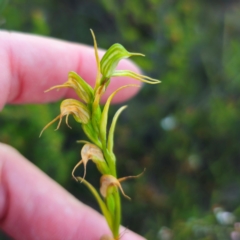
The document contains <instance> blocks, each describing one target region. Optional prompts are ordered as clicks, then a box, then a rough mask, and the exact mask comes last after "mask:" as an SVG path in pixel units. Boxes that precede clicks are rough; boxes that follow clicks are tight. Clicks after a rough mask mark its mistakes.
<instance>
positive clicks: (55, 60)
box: [0, 31, 139, 110]
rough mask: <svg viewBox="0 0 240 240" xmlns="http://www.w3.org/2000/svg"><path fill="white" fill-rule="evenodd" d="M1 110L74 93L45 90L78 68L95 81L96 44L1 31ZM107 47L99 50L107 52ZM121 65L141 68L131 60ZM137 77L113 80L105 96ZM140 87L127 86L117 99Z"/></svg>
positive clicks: (90, 79) (119, 99)
mask: <svg viewBox="0 0 240 240" xmlns="http://www.w3.org/2000/svg"><path fill="white" fill-rule="evenodd" d="M0 46H1V47H0V63H1V64H0V110H1V109H2V108H3V106H4V105H5V104H6V103H18V104H19V103H45V102H50V101H56V100H58V99H60V98H62V97H70V96H71V97H72V96H74V93H73V91H71V90H70V89H66V90H65V89H62V90H61V91H58V92H56V91H53V92H51V93H48V94H44V90H46V89H48V88H49V87H51V86H54V85H59V84H61V83H63V82H65V81H66V80H67V76H68V72H69V71H75V72H77V73H78V74H79V75H80V76H81V77H82V78H83V79H85V80H86V81H87V82H88V83H89V84H90V85H92V86H93V85H94V82H95V77H96V72H97V66H96V60H95V55H94V50H93V48H92V47H89V46H87V45H82V44H77V43H70V42H66V41H61V40H56V39H52V38H46V37H40V36H35V35H30V34H21V33H16V32H7V31H0ZM103 53H104V52H103V51H102V50H101V51H99V54H100V55H103ZM119 67H120V68H121V69H129V70H132V71H135V72H139V69H138V68H137V67H136V66H135V65H134V64H133V63H132V62H130V61H127V60H124V61H122V62H120V64H119ZM133 82H134V83H135V80H133V79H130V78H126V77H119V78H117V79H116V80H114V79H113V80H112V81H111V84H110V85H109V88H108V89H107V91H106V94H105V95H104V96H103V100H104V99H106V98H107V96H108V95H109V94H110V93H111V92H112V91H114V90H115V89H117V88H118V87H120V86H123V85H125V84H131V83H133ZM137 91H138V90H137V89H135V88H129V89H125V90H123V91H122V92H121V95H120V94H119V95H118V96H116V98H115V99H114V101H113V102H120V101H124V100H126V99H128V98H130V97H131V96H133V95H134V94H135V93H136V92H137Z"/></svg>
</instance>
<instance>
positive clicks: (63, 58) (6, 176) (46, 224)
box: [0, 31, 143, 240]
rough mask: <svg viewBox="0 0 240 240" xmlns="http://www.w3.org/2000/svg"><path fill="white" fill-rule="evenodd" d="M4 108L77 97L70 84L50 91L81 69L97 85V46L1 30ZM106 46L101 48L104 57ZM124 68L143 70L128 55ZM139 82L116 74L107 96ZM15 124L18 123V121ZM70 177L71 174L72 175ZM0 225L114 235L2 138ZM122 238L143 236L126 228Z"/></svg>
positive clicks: (41, 232) (87, 237)
mask: <svg viewBox="0 0 240 240" xmlns="http://www.w3.org/2000/svg"><path fill="white" fill-rule="evenodd" d="M0 46H1V47H0V63H1V64H0V110H2V109H3V107H4V106H5V105H6V104H25V103H47V102H52V101H56V100H58V99H61V98H66V97H74V96H75V95H74V92H73V91H71V90H70V89H69V90H68V89H61V90H60V91H52V92H51V93H44V90H46V89H48V88H49V87H51V86H53V85H57V84H62V83H63V82H65V81H66V80H67V74H68V72H69V71H75V72H77V73H78V74H79V75H80V76H82V77H83V78H84V79H85V80H87V81H88V82H89V83H90V84H91V85H92V86H93V85H94V82H95V74H96V69H97V68H96V61H95V56H94V51H93V48H92V47H89V46H86V45H81V44H76V43H69V42H64V41H60V40H55V39H50V38H44V37H39V36H34V35H27V34H20V33H14V32H5V31H0ZM102 54H103V51H100V56H101V55H102ZM119 69H130V70H132V71H136V72H139V69H138V68H137V67H136V66H135V65H134V64H133V63H131V62H130V61H127V60H124V61H122V62H121V63H120V64H119ZM132 83H134V84H136V83H138V82H137V81H135V80H132V79H129V78H117V79H113V81H112V82H111V84H110V86H109V88H108V90H107V92H106V94H105V95H104V97H103V101H105V100H106V98H107V96H109V94H110V93H111V92H112V91H113V90H115V89H117V88H118V87H120V86H122V85H125V84H132ZM137 91H138V89H137V88H129V89H125V90H123V91H122V92H121V94H118V95H116V97H115V98H114V102H115V103H117V102H122V101H124V100H127V99H129V98H131V97H132V96H133V95H135V94H136V92H137ZM13 124H14V122H13ZM69 176H70V175H69ZM0 228H1V229H2V230H3V231H4V232H5V233H6V234H8V235H9V236H11V237H12V238H13V239H25V240H28V239H45V240H47V239H51V240H54V239H84V240H99V239H100V237H101V236H102V235H104V234H110V232H109V229H108V226H107V224H106V222H105V219H104V218H103V217H102V215H100V214H99V213H98V212H96V211H95V210H93V209H91V208H90V207H88V206H86V205H84V204H83V203H81V202H79V201H78V200H77V199H76V198H75V197H73V196H72V195H70V194H69V193H68V192H67V191H66V190H64V189H63V188H62V187H61V186H59V185H58V184H57V183H56V182H54V181H53V180H52V179H51V178H49V177H48V176H47V175H46V174H45V173H43V172H42V171H40V170H39V169H38V168H37V167H36V166H34V165H33V164H32V163H31V162H29V161H28V160H27V159H26V158H24V157H23V156H22V155H21V154H20V153H19V152H18V151H17V150H15V149H13V148H12V147H11V146H8V145H6V144H3V143H0ZM121 232H123V234H122V236H121V239H122V240H128V239H129V240H130V239H131V240H142V239H143V238H142V237H141V236H139V235H137V234H135V233H133V232H131V231H130V230H124V229H122V230H121Z"/></svg>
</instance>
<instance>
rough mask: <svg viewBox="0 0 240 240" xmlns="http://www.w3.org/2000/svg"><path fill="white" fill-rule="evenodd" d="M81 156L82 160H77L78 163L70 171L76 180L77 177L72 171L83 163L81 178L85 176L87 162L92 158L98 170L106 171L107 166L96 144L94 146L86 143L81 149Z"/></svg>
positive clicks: (103, 172)
mask: <svg viewBox="0 0 240 240" xmlns="http://www.w3.org/2000/svg"><path fill="white" fill-rule="evenodd" d="M81 157H82V160H80V161H79V163H78V164H77V165H76V166H75V167H74V169H73V171H72V176H73V178H75V179H76V180H77V178H76V177H75V176H74V172H75V170H76V169H77V167H79V166H80V165H81V164H83V166H84V175H83V179H84V178H85V176H86V167H87V162H88V161H89V160H92V161H93V162H94V163H95V164H96V166H97V168H98V170H99V171H100V172H101V173H102V174H105V173H107V172H108V166H107V164H106V162H105V159H104V156H103V153H102V150H101V149H100V148H98V147H97V146H95V145H94V144H91V143H86V144H85V145H84V146H83V148H82V150H81Z"/></svg>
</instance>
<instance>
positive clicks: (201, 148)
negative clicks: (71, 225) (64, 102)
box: [0, 0, 240, 239]
mask: <svg viewBox="0 0 240 240" xmlns="http://www.w3.org/2000/svg"><path fill="white" fill-rule="evenodd" d="M35 9H38V10H40V11H41V12H42V13H43V15H42V16H44V19H43V20H42V21H45V24H46V26H47V27H48V31H46V30H41V29H42V28H41V27H38V28H37V27H36V24H34V20H33V17H32V12H33V11H34V10H35ZM239 11H240V8H239V5H238V3H237V2H234V1H229V2H227V1H225V2H224V1H220V2H219V1H196V0H194V1H191V0H179V1H167V0H148V1H139V0H131V1H126V0H123V1H107V0H101V1H89V2H88V3H86V2H80V1H61V2H59V1H56V0H53V1H51V2H49V1H37V0H33V1H31V2H29V1H26V0H21V1H16V0H15V1H11V2H9V4H8V5H7V6H6V8H5V9H4V10H3V12H2V17H3V18H4V19H6V23H5V25H1V26H2V28H5V29H9V30H18V31H27V32H35V33H36V32H37V33H38V34H46V32H47V33H49V34H50V35H51V36H53V37H58V38H63V39H66V40H72V41H75V42H83V43H87V44H91V45H92V39H91V37H90V36H89V28H92V29H94V31H95V33H96V35H97V36H98V45H99V46H100V47H102V48H108V47H109V46H110V45H111V44H113V43H114V42H121V43H122V44H123V45H124V46H125V47H126V49H129V50H130V51H131V50H134V51H140V52H144V53H145V54H146V56H147V58H136V59H134V60H135V61H136V62H137V63H138V64H139V65H140V66H141V67H142V68H143V70H144V71H148V75H151V76H153V77H155V78H159V79H161V80H162V84H161V86H159V87H152V86H151V87H148V86H144V88H143V90H142V91H141V93H140V94H139V95H138V96H137V97H136V98H135V99H133V100H131V104H129V107H128V113H125V112H123V113H122V114H123V116H122V118H120V119H119V125H118V127H117V128H116V135H117V136H118V138H116V139H115V144H114V149H115V153H116V155H117V156H118V159H119V161H118V162H119V167H120V169H119V175H125V173H126V172H125V169H128V170H127V171H128V172H127V174H129V175H132V174H136V173H138V172H140V171H141V169H142V168H143V167H146V168H147V171H146V173H145V174H144V176H143V177H142V178H141V179H139V180H138V182H134V181H133V182H128V183H125V185H124V189H126V193H129V192H131V196H134V197H133V199H132V202H134V204H132V203H128V202H125V203H124V208H125V209H126V212H125V213H123V224H124V225H127V226H129V228H131V229H133V230H135V231H137V232H139V233H141V234H143V235H145V236H146V237H147V238H148V239H157V237H158V235H157V233H158V231H159V230H160V229H161V227H162V226H167V227H168V228H170V229H171V231H173V232H174V239H227V238H224V237H225V235H217V236H216V235H214V234H213V235H211V234H207V233H206V234H205V235H200V236H199V235H197V236H193V234H194V231H193V229H194V227H193V226H196V225H201V226H206V225H211V226H216V225H217V226H218V228H217V229H222V230H219V231H220V232H221V231H225V230H226V227H225V226H223V225H221V224H219V223H218V222H215V223H214V221H216V219H215V215H214V214H213V213H212V208H213V206H215V205H221V206H222V207H224V208H225V209H226V210H228V211H230V212H233V213H234V214H235V216H236V221H239V218H240V215H239V198H240V191H239V183H240V175H239V170H240V169H239V157H240V156H239V142H240V139H239V136H240V127H239V116H240V110H239V109H240V100H239V91H240V89H239V86H240V79H239V77H240V75H239V64H240V45H239V38H240V34H239V23H240V21H239ZM56 16H58V17H56ZM40 25H41V24H40ZM44 31H45V32H44ZM38 108H40V109H41V111H43V112H44V114H43V116H42V117H41V118H39V117H36V118H37V119H33V115H34V114H33V112H35V113H36V112H39V109H38ZM113 110H114V111H113V112H111V111H110V112H109V113H110V115H112V116H113V114H114V112H115V111H116V109H113ZM57 111H58V105H52V107H51V108H50V107H48V106H46V107H43V106H30V107H27V106H24V107H23V106H21V107H20V106H14V107H13V106H11V107H7V108H5V109H4V111H3V112H2V113H1V120H0V121H1V123H0V124H1V126H4V128H2V129H1V135H0V139H1V141H3V142H7V143H9V144H12V145H14V146H15V147H17V149H19V150H20V151H21V152H22V153H23V154H24V155H25V156H27V157H28V158H30V159H32V160H33V161H34V162H35V164H37V165H38V166H40V167H41V168H42V169H43V170H44V171H45V172H47V173H48V174H49V175H51V176H52V177H53V178H55V179H56V180H57V181H59V182H60V183H61V184H63V185H64V186H65V187H66V188H67V189H69V190H70V191H71V192H73V194H75V195H76V196H77V197H79V198H80V199H81V200H82V201H83V202H87V203H90V204H91V205H92V206H95V203H94V201H92V197H91V195H89V196H88V193H87V192H86V191H85V188H84V187H82V189H81V190H82V193H81V195H80V194H79V193H78V187H77V186H76V187H75V186H72V180H71V179H70V177H69V174H68V173H69V171H71V169H72V167H73V166H74V162H73V161H74V159H76V158H78V154H76V150H77V149H79V146H78V145H74V144H72V143H73V141H74V140H77V139H81V138H82V137H81V136H79V135H76V134H75V133H74V132H71V133H70V132H69V131H66V130H65V129H66V128H65V127H63V126H62V127H61V131H58V132H57V133H55V132H54V133H51V131H48V134H46V135H44V136H43V137H42V138H41V141H39V139H38V138H37V135H38V133H39V131H40V130H41V127H42V126H43V125H44V124H45V123H46V122H48V121H49V120H51V119H52V118H53V117H54V116H55V115H57ZM13 112H14V115H13ZM53 112H54V113H55V114H53ZM129 113H131V114H129ZM36 116H37V115H36ZM43 118H44V119H43ZM16 120H17V121H19V122H21V123H22V124H24V126H25V129H26V128H27V129H29V130H28V131H26V130H25V129H24V130H23V129H22V128H19V127H18V126H17V125H16V124H15V123H16ZM70 124H71V126H72V127H73V128H74V127H75V126H74V123H72V122H71V123H70ZM56 134H57V136H56ZM63 135H64V136H65V137H63ZM53 139H54V144H55V145H54V147H52V146H53V142H52V140H53ZM29 144H31V145H30V146H31V150H32V151H31V152H32V153H30V152H29V151H28V149H29ZM32 145H34V146H32ZM55 148H57V149H60V150H59V152H58V153H56V151H55ZM43 149H44V152H43ZM60 151H61V152H60ZM54 152H55V154H58V156H56V155H54ZM49 156H51V158H52V159H51V160H49ZM63 166H64V167H63ZM89 168H91V165H90V166H89ZM80 173H82V172H80ZM95 174H96V172H95V170H94V169H93V168H92V169H91V171H90V170H89V171H88V177H89V179H93V180H94V175H95ZM96 181H97V180H96ZM133 205H134V207H133ZM209 216H210V217H209ZM209 218H210V219H211V221H210V220H209ZM139 219H141V221H139ZM191 219H195V220H191ZM199 222H200V223H199ZM227 228H228V229H227V230H226V231H227V233H229V232H230V231H232V230H233V225H230V226H229V227H227ZM194 237H195V238H194ZM159 239H160V237H159Z"/></svg>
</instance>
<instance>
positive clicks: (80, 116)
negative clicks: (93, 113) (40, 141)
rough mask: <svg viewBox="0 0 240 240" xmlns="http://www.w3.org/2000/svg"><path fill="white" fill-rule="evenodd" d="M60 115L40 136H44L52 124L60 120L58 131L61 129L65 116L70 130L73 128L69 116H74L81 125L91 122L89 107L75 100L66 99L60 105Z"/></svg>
mask: <svg viewBox="0 0 240 240" xmlns="http://www.w3.org/2000/svg"><path fill="white" fill-rule="evenodd" d="M60 111H61V113H60V115H58V116H57V117H56V118H54V119H53V120H52V121H51V122H50V123H48V124H47V125H46V126H45V127H44V128H43V130H42V131H41V133H40V136H41V135H42V133H43V131H44V130H45V129H46V128H48V127H49V126H50V125H51V124H53V123H54V122H56V121H57V120H58V119H60V120H59V123H58V126H57V129H56V130H58V128H59V127H60V125H61V122H62V118H63V117H64V116H66V124H67V126H68V127H69V128H71V127H70V126H69V124H68V116H69V115H70V114H72V115H73V117H74V119H75V120H76V121H77V122H80V123H84V124H87V123H88V122H89V119H90V112H89V110H88V108H87V106H86V105H85V104H83V103H82V102H79V101H77V100H75V99H65V100H63V101H62V103H61V105H60Z"/></svg>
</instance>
